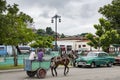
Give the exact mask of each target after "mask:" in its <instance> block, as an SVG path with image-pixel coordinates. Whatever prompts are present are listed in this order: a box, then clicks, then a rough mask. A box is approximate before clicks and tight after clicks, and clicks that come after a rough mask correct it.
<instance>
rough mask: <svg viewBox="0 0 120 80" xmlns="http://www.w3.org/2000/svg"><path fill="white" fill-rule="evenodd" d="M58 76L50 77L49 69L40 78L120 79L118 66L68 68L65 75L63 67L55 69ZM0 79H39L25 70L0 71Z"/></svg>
mask: <svg viewBox="0 0 120 80" xmlns="http://www.w3.org/2000/svg"><path fill="white" fill-rule="evenodd" d="M57 72H58V76H57V77H52V75H51V71H50V70H48V71H47V75H46V77H45V78H44V79H41V80H120V66H113V67H111V68H108V67H99V68H93V69H91V68H72V67H71V68H70V72H69V74H68V75H67V76H64V75H63V68H58V69H57ZM0 80H39V79H38V78H37V77H36V76H35V77H33V78H29V77H28V76H27V75H26V72H25V71H18V72H8V73H0Z"/></svg>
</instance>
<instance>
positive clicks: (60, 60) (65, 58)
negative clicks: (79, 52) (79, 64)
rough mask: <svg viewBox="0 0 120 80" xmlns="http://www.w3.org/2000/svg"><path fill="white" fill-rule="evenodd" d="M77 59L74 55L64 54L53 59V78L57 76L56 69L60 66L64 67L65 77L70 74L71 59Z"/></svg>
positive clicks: (51, 66)
mask: <svg viewBox="0 0 120 80" xmlns="http://www.w3.org/2000/svg"><path fill="white" fill-rule="evenodd" d="M75 58H76V56H75V55H74V54H73V53H69V54H64V55H60V56H56V57H53V58H51V65H50V68H51V73H52V76H55V75H56V76H57V71H56V68H57V67H58V66H59V65H64V75H65V76H66V75H67V74H68V72H69V67H68V65H69V63H70V59H75ZM54 72H55V74H54Z"/></svg>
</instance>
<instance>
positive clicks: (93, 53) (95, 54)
mask: <svg viewBox="0 0 120 80" xmlns="http://www.w3.org/2000/svg"><path fill="white" fill-rule="evenodd" d="M87 56H94V57H96V56H98V53H95V52H89V53H88V54H87Z"/></svg>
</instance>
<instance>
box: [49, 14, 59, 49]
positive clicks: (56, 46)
mask: <svg viewBox="0 0 120 80" xmlns="http://www.w3.org/2000/svg"><path fill="white" fill-rule="evenodd" d="M54 20H55V33H56V34H55V50H56V51H57V50H58V45H57V20H58V21H59V22H61V16H59V15H57V14H56V15H55V16H53V17H52V20H51V23H54Z"/></svg>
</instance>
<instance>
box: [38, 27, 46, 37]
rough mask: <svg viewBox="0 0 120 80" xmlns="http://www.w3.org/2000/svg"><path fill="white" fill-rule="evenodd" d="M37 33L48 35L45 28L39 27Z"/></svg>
mask: <svg viewBox="0 0 120 80" xmlns="http://www.w3.org/2000/svg"><path fill="white" fill-rule="evenodd" d="M37 34H38V35H39V36H45V35H46V32H45V30H44V29H38V30H37Z"/></svg>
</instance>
